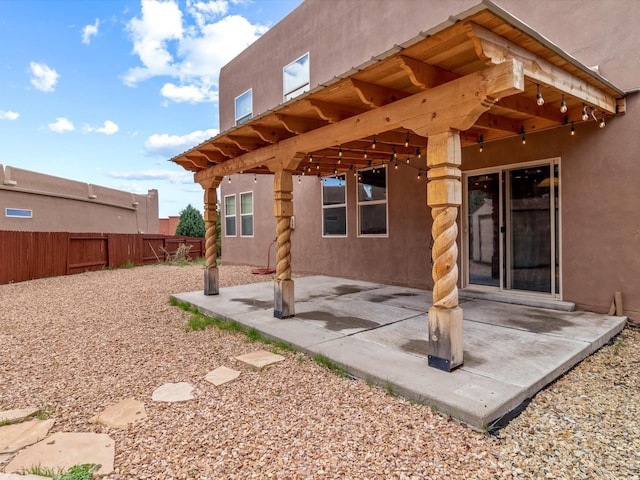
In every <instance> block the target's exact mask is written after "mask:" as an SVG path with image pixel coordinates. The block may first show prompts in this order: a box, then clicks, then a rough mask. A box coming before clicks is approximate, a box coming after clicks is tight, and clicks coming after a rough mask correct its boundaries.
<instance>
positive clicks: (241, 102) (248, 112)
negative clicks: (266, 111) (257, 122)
mask: <svg viewBox="0 0 640 480" xmlns="http://www.w3.org/2000/svg"><path fill="white" fill-rule="evenodd" d="M251 117H253V92H252V90H251V89H249V90H247V91H246V92H244V93H243V94H242V95H240V96H238V97H236V125H240V124H241V123H244V122H246V121H247V120H251Z"/></svg>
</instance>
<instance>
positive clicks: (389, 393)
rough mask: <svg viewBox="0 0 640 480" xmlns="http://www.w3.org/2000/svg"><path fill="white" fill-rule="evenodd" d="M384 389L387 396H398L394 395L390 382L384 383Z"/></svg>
mask: <svg viewBox="0 0 640 480" xmlns="http://www.w3.org/2000/svg"><path fill="white" fill-rule="evenodd" d="M384 389H385V391H386V392H387V395H390V396H392V397H397V396H398V394H397V393H396V391H395V389H394V388H393V384H392V383H391V382H385V383H384Z"/></svg>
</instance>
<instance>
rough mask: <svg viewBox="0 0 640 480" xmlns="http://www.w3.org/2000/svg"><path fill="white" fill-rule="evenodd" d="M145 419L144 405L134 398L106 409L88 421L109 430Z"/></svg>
mask: <svg viewBox="0 0 640 480" xmlns="http://www.w3.org/2000/svg"><path fill="white" fill-rule="evenodd" d="M144 418H147V412H146V411H145V409H144V403H142V402H140V401H138V400H136V399H135V398H127V399H126V400H122V401H121V402H118V403H116V404H115V405H111V406H110V407H107V408H106V409H105V410H104V411H103V412H102V413H100V414H98V415H96V416H95V417H92V418H91V419H89V421H90V422H92V423H102V424H103V425H106V426H107V427H111V428H124V427H126V426H127V425H129V424H130V423H133V422H136V421H138V420H142V419H144Z"/></svg>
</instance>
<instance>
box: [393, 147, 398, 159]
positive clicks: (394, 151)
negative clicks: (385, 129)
mask: <svg viewBox="0 0 640 480" xmlns="http://www.w3.org/2000/svg"><path fill="white" fill-rule="evenodd" d="M393 158H394V160H395V159H396V158H398V152H396V147H395V146H394V147H393Z"/></svg>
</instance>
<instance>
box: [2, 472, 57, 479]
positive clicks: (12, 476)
mask: <svg viewBox="0 0 640 480" xmlns="http://www.w3.org/2000/svg"><path fill="white" fill-rule="evenodd" d="M0 480H51V477H41V476H40V475H33V474H31V473H29V474H27V475H20V474H18V473H0Z"/></svg>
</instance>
